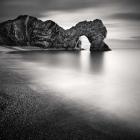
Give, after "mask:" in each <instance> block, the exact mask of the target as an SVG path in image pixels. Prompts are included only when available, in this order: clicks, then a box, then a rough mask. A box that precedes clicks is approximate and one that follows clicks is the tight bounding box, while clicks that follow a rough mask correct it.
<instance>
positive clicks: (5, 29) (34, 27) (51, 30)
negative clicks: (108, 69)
mask: <svg viewBox="0 0 140 140" xmlns="http://www.w3.org/2000/svg"><path fill="white" fill-rule="evenodd" d="M83 35H85V36H86V37H87V38H88V40H89V42H90V43H91V45H90V51H109V50H111V49H110V48H109V47H108V45H107V44H105V43H104V39H105V38H106V35H107V29H106V27H105V26H104V24H103V23H102V21H101V20H99V19H96V20H93V21H82V22H79V23H78V24H76V25H75V26H73V27H71V28H70V29H67V30H65V29H63V28H62V27H60V26H59V25H58V24H56V23H55V22H53V21H51V20H47V21H45V22H43V21H41V20H39V19H37V18H35V17H32V16H28V15H21V16H18V17H17V18H16V19H14V20H8V21H5V22H2V23H0V45H8V46H37V47H41V48H46V49H58V50H59V49H62V48H63V49H65V50H81V42H80V40H79V38H80V36H83Z"/></svg>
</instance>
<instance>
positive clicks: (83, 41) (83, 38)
mask: <svg viewBox="0 0 140 140" xmlns="http://www.w3.org/2000/svg"><path fill="white" fill-rule="evenodd" d="M79 40H80V41H81V48H82V49H90V42H89V40H88V38H87V37H86V36H85V35H82V36H80V38H79Z"/></svg>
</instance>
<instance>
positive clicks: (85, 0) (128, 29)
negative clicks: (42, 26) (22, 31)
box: [0, 0, 140, 40]
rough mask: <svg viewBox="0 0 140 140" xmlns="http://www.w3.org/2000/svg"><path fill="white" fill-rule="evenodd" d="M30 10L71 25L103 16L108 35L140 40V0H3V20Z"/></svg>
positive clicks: (0, 5)
mask: <svg viewBox="0 0 140 140" xmlns="http://www.w3.org/2000/svg"><path fill="white" fill-rule="evenodd" d="M21 14H22V15H23V14H28V15H31V16H35V17H37V18H40V19H41V20H43V21H45V20H50V19H51V20H53V21H55V22H56V23H58V24H59V25H60V26H62V27H63V28H65V29H67V28H70V27H71V26H74V25H75V24H76V23H77V22H79V21H83V20H94V19H96V18H98V19H101V20H102V21H103V23H104V24H105V25H106V27H107V30H108V36H107V38H108V39H116V40H140V0H0V22H2V21H5V20H8V19H13V18H16V17H17V16H18V15H21Z"/></svg>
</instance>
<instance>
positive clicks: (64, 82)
mask: <svg viewBox="0 0 140 140" xmlns="http://www.w3.org/2000/svg"><path fill="white" fill-rule="evenodd" d="M117 44H118V45H117ZM126 44H127V45H125V43H121V42H119V43H117V42H114V43H112V42H109V46H110V48H112V51H108V52H90V51H89V48H88V46H86V47H85V48H86V49H85V50H83V51H26V52H23V51H21V52H17V53H10V54H8V55H7V60H8V61H9V65H10V66H11V69H12V70H13V71H15V72H17V73H19V74H20V75H22V76H23V77H24V78H26V79H27V81H28V82H27V84H28V85H29V86H30V87H31V88H32V89H33V90H36V91H39V92H40V93H41V94H48V93H49V94H50V93H51V96H53V97H54V99H55V100H59V101H61V102H63V103H65V104H67V105H69V106H70V108H78V109H80V110H82V111H83V112H84V113H83V114H82V113H81V114H79V115H82V116H83V117H84V118H85V119H87V120H88V121H90V122H91V123H92V121H93V122H94V121H95V122H96V121H97V120H96V119H95V118H96V117H98V116H99V115H97V116H96V114H102V115H101V116H104V117H103V118H105V119H107V120H111V121H112V122H114V123H121V124H122V125H124V126H127V127H130V128H131V129H132V128H133V129H137V130H140V49H139V48H138V47H140V46H139V43H137V42H136V44H134V43H132V44H133V45H132V44H131V43H128V42H126ZM71 110H72V111H73V113H76V112H74V109H71ZM93 117H94V119H93ZM100 120H102V119H100ZM98 123H99V124H100V122H98ZM101 124H102V123H101ZM101 124H100V125H101ZM100 125H99V127H100ZM101 127H103V126H101ZM105 129H106V128H105Z"/></svg>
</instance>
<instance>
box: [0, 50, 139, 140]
mask: <svg viewBox="0 0 140 140" xmlns="http://www.w3.org/2000/svg"><path fill="white" fill-rule="evenodd" d="M7 51H9V50H6V49H3V50H2V49H1V50H0V55H1V56H0V140H44V139H45V140H109V139H110V140H120V139H121V140H125V139H126V140H135V139H139V138H140V136H139V133H138V132H137V131H135V130H134V129H133V128H132V129H131V128H128V127H127V126H125V124H123V123H122V122H119V121H118V120H116V122H114V120H115V119H114V120H113V121H112V120H111V119H109V118H105V116H104V115H103V114H100V113H99V112H94V114H93V115H92V119H91V120H86V119H85V118H84V117H83V116H84V115H85V114H86V112H84V111H83V110H81V109H79V108H78V107H75V106H71V105H70V104H66V103H65V102H63V101H61V100H59V99H57V98H56V97H54V96H53V91H50V90H48V91H47V90H45V91H43V90H39V89H37V90H33V89H32V88H31V87H30V86H29V85H31V84H34V83H30V81H29V80H28V77H25V76H24V75H20V73H19V72H18V71H20V70H21V69H20V68H16V71H13V69H14V67H15V66H13V64H12V63H11V61H10V59H11V58H10V57H9V58H8V56H9V55H10V54H7ZM10 51H12V50H10ZM12 55H13V54H12ZM18 57H20V55H18ZM17 59H18V58H13V60H12V61H16V60H17ZM46 88H47V87H46ZM48 89H49V87H48ZM43 92H45V93H43ZM82 114H84V115H82Z"/></svg>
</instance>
